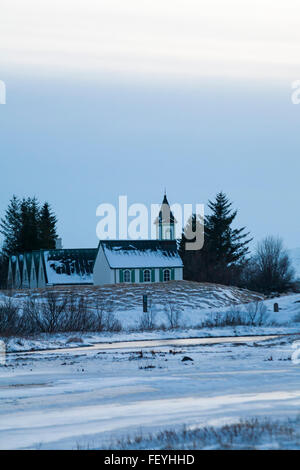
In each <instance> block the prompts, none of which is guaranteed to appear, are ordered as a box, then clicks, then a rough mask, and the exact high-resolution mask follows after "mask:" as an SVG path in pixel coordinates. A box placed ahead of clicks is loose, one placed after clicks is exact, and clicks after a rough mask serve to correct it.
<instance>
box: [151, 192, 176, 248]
mask: <svg viewBox="0 0 300 470" xmlns="http://www.w3.org/2000/svg"><path fill="white" fill-rule="evenodd" d="M175 222H176V220H175V217H174V215H173V213H172V211H171V209H170V204H169V201H168V199H167V194H166V190H165V192H164V198H163V201H162V204H161V208H160V211H159V214H158V216H157V218H156V219H155V221H154V223H155V225H156V236H157V238H158V239H159V240H174V238H175Z"/></svg>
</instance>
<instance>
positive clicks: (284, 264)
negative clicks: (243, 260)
mask: <svg viewBox="0 0 300 470" xmlns="http://www.w3.org/2000/svg"><path fill="white" fill-rule="evenodd" d="M244 276H245V282H246V285H247V286H248V287H249V288H250V289H254V290H257V291H260V292H265V293H270V292H284V291H286V290H287V289H288V288H289V287H290V286H291V283H292V280H293V277H294V270H293V268H292V264H291V260H290V258H289V256H288V253H287V251H286V250H285V249H284V246H283V241H282V239H281V238H276V237H272V236H268V237H266V238H264V239H263V240H262V241H261V242H260V243H258V245H257V247H256V252H255V254H254V256H253V257H252V259H251V260H250V262H249V263H248V265H247V267H246V269H245V273H244Z"/></svg>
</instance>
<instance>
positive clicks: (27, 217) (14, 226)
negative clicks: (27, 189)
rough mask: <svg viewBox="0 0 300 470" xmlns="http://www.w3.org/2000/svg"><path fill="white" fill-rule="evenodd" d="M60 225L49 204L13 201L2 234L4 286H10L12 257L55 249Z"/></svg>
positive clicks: (33, 200) (2, 223) (31, 199)
mask: <svg viewBox="0 0 300 470" xmlns="http://www.w3.org/2000/svg"><path fill="white" fill-rule="evenodd" d="M56 224H57V217H56V216H55V214H54V212H53V210H52V208H51V206H50V204H49V203H48V202H44V203H43V204H42V203H41V202H40V201H39V200H38V199H37V198H36V197H27V198H23V199H20V198H18V197H17V196H15V195H14V196H13V197H12V199H11V200H10V202H9V204H8V207H7V209H6V212H5V215H4V217H3V218H2V219H1V221H0V233H1V234H2V235H3V237H4V242H3V246H2V249H1V252H0V286H2V287H4V286H5V285H6V279H7V268H8V258H9V256H10V255H13V254H18V253H24V252H28V251H33V250H40V249H53V248H55V245H56V239H57V232H56Z"/></svg>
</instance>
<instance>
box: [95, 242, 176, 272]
mask: <svg viewBox="0 0 300 470" xmlns="http://www.w3.org/2000/svg"><path fill="white" fill-rule="evenodd" d="M100 245H101V246H102V248H103V251H104V254H105V256H106V259H107V261H108V264H109V265H110V267H111V268H167V267H168V268H175V267H182V266H183V264H182V260H181V258H180V256H179V253H178V250H177V243H176V240H101V241H100V243H99V246H100Z"/></svg>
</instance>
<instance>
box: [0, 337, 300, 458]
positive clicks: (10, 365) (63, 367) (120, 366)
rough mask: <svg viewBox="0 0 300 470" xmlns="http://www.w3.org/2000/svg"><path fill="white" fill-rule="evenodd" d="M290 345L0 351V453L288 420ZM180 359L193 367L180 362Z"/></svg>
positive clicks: (292, 403) (294, 371)
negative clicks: (2, 361)
mask: <svg viewBox="0 0 300 470" xmlns="http://www.w3.org/2000/svg"><path fill="white" fill-rule="evenodd" d="M295 341H297V337H295V338H293V337H287V338H279V339H272V340H269V341H257V340H255V341H253V342H250V343H247V344H238V345H235V344H234V343H231V344H230V343H227V344H216V345H198V346H193V347H190V346H184V345H181V346H180V347H174V348H172V350H170V348H169V346H167V347H158V348H154V350H150V349H149V350H145V351H144V352H143V355H142V357H141V355H140V352H139V350H137V349H136V348H134V346H133V347H132V348H130V349H126V350H121V349H120V350H118V349H115V350H110V351H98V350H91V351H89V352H87V351H86V350H85V351H71V352H63V351H62V352H61V353H58V352H53V353H49V352H47V353H46V352H45V353H39V354H33V355H26V354H25V353H19V354H10V355H7V362H6V367H1V368H0V380H1V385H0V400H1V407H0V448H1V449H20V448H30V449H76V448H77V447H78V446H79V447H83V448H85V447H89V448H94V447H95V448H107V447H108V446H110V445H111V443H112V442H115V440H116V439H119V438H126V436H127V435H135V434H136V433H141V432H142V433H143V434H146V433H148V432H157V431H159V430H162V429H166V428H169V429H170V428H171V429H175V430H176V429H177V430H179V429H182V426H183V425H184V424H185V425H186V426H188V427H192V426H194V427H199V426H207V425H212V424H213V425H215V426H218V425H220V424H222V425H223V424H224V423H232V422H237V421H239V419H240V418H244V419H245V418H249V417H256V416H257V417H261V418H263V417H272V419H275V418H278V419H280V418H283V417H284V418H285V419H286V418H287V417H295V416H297V414H298V413H299V404H300V388H299V377H300V369H299V365H297V364H295V363H293V361H291V360H290V358H291V354H292V353H293V351H294V350H295V349H294V346H293V345H294V342H295ZM184 355H189V356H190V357H192V359H193V361H188V362H182V358H183V356H184ZM271 358H272V359H271ZM149 366H153V367H152V368H149Z"/></svg>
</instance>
